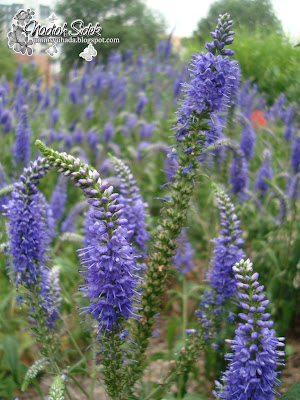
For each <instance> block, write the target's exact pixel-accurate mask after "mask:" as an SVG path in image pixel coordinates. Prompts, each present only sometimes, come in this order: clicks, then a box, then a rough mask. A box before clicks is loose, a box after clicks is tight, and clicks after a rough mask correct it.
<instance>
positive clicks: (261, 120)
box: [250, 110, 267, 128]
mask: <svg viewBox="0 0 300 400" xmlns="http://www.w3.org/2000/svg"><path fill="white" fill-rule="evenodd" d="M250 120H251V122H252V124H253V126H254V128H258V127H259V126H266V125H267V120H266V118H265V116H264V113H263V112H262V111H261V110H255V111H253V113H252V114H251V117H250Z"/></svg>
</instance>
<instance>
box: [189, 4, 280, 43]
mask: <svg viewBox="0 0 300 400" xmlns="http://www.w3.org/2000/svg"><path fill="white" fill-rule="evenodd" d="M225 13H228V14H230V16H231V18H232V19H233V20H234V30H240V29H241V28H243V29H245V28H246V29H247V30H248V31H249V32H253V31H255V30H256V29H260V30H261V31H264V32H269V33H270V32H277V33H280V32H282V27H281V22H280V21H279V19H278V18H277V17H276V14H275V12H274V10H273V6H272V3H271V1H270V0H217V1H215V2H214V3H212V5H211V6H210V8H209V11H208V14H207V16H206V17H205V18H202V19H201V20H200V21H199V22H198V26H197V29H196V31H195V32H194V38H195V39H197V40H198V41H199V42H200V43H204V42H205V39H206V38H207V35H208V33H209V32H211V31H213V30H214V29H215V27H216V21H217V20H218V17H219V14H225Z"/></svg>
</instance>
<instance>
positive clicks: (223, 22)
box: [205, 13, 235, 56]
mask: <svg viewBox="0 0 300 400" xmlns="http://www.w3.org/2000/svg"><path fill="white" fill-rule="evenodd" d="M232 22H233V21H231V20H230V15H229V14H227V13H226V14H223V15H219V19H218V24H217V26H216V29H215V31H214V32H211V33H210V34H211V36H212V38H213V39H214V40H213V41H212V43H206V45H205V48H206V49H207V50H208V51H210V52H211V53H213V54H216V53H219V54H221V55H224V56H233V55H234V51H233V50H230V49H224V47H225V46H227V45H229V44H231V43H232V42H233V41H234V38H233V35H234V34H235V32H234V31H232V30H231V26H232Z"/></svg>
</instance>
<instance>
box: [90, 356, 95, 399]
mask: <svg viewBox="0 0 300 400" xmlns="http://www.w3.org/2000/svg"><path fill="white" fill-rule="evenodd" d="M95 379H96V360H95V359H93V363H92V374H91V389H90V396H89V400H93V399H94V389H95Z"/></svg>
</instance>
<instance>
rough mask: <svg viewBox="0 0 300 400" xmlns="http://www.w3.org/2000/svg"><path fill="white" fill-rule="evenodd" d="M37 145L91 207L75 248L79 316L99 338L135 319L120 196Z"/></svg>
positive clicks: (75, 163)
mask: <svg viewBox="0 0 300 400" xmlns="http://www.w3.org/2000/svg"><path fill="white" fill-rule="evenodd" d="M36 143H37V145H38V146H39V148H40V149H41V151H42V152H43V153H44V154H45V155H46V156H47V159H48V161H49V163H50V164H51V165H53V166H54V167H55V168H57V169H58V170H59V171H60V172H63V173H64V175H65V176H70V178H71V180H73V181H75V186H78V187H80V188H81V189H82V190H83V193H84V195H85V197H87V198H88V202H89V203H90V204H91V206H92V207H93V215H92V217H91V220H90V226H89V227H88V231H89V233H90V240H89V243H88V246H87V247H85V248H83V249H82V250H79V255H80V258H81V262H82V266H83V270H82V271H81V274H82V275H83V277H84V281H85V285H83V286H82V287H81V291H83V292H84V293H85V295H86V296H87V297H88V298H89V300H90V302H89V305H88V306H86V307H84V308H83V313H87V314H90V315H91V316H92V317H93V318H94V319H95V320H96V321H97V332H98V335H100V334H101V333H102V332H104V334H105V332H106V331H109V332H112V331H113V330H115V329H117V328H119V327H120V326H121V324H122V321H123V320H127V319H128V318H129V317H134V318H136V315H135V310H136V307H135V306H134V305H133V302H134V301H135V300H134V296H138V295H139V293H138V291H137V290H136V286H137V279H136V277H135V275H134V271H135V269H136V266H135V257H134V254H133V251H132V248H131V246H130V244H129V242H128V240H127V236H128V232H127V229H126V226H127V224H128V221H127V220H126V219H125V218H124V217H123V210H122V209H123V208H124V205H123V204H122V203H121V202H118V200H117V199H118V197H119V195H118V194H117V193H113V187H112V186H108V184H107V183H106V182H102V181H101V179H100V176H99V173H98V172H97V171H96V170H93V169H90V168H89V167H88V165H87V164H83V163H82V162H81V161H80V160H79V159H75V158H74V157H72V156H71V155H68V154H66V153H58V152H56V151H53V150H51V149H49V148H47V147H46V146H45V145H44V144H43V143H42V142H40V141H37V142H36ZM91 323H93V321H92V322H91Z"/></svg>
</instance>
